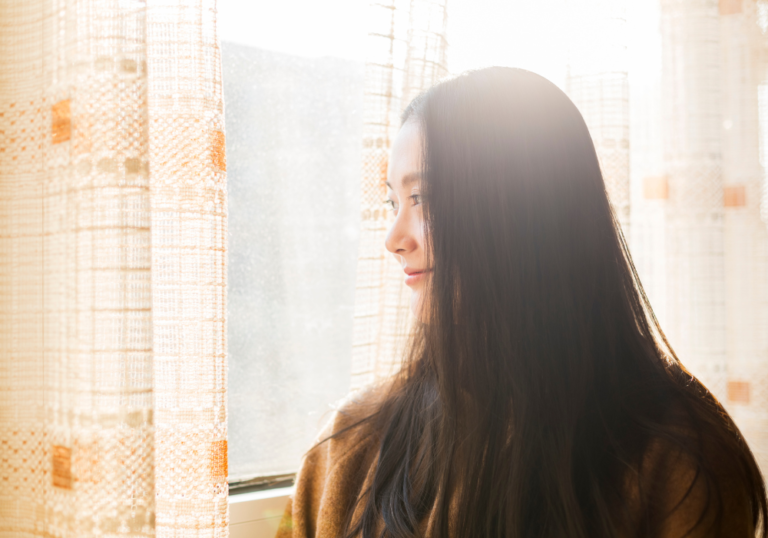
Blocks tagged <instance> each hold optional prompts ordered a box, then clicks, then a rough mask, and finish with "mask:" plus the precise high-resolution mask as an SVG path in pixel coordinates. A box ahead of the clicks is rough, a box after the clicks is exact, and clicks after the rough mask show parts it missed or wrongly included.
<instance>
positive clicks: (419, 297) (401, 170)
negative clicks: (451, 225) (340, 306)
mask: <svg viewBox="0 0 768 538" xmlns="http://www.w3.org/2000/svg"><path fill="white" fill-rule="evenodd" d="M421 170H422V138H421V128H420V126H419V123H418V122H416V121H406V122H405V123H404V124H403V126H402V127H401V128H400V131H399V132H398V134H397V136H396V137H395V140H394V143H393V145H392V153H391V156H390V159H389V168H388V173H387V203H388V204H389V206H390V208H391V209H392V212H393V213H394V216H395V219H394V222H393V223H392V225H391V227H390V229H389V232H388V233H387V238H386V240H385V245H386V247H387V250H389V251H390V252H391V253H392V254H394V256H395V259H397V261H398V263H399V264H400V267H402V268H403V271H404V275H403V276H404V278H405V284H406V285H407V286H408V287H410V288H411V311H412V312H413V314H414V315H415V316H416V318H417V319H422V320H423V316H422V312H423V307H424V295H425V291H426V284H427V279H428V278H430V275H431V273H432V268H430V267H427V263H428V260H427V253H426V251H425V241H424V239H425V237H424V214H423V212H422V205H421V202H422V198H421Z"/></svg>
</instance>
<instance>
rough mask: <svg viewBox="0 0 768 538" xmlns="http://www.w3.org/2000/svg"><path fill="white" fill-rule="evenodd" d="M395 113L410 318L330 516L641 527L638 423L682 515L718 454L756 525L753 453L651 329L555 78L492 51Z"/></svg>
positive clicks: (708, 480) (370, 523) (491, 530)
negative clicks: (422, 271) (677, 471)
mask: <svg viewBox="0 0 768 538" xmlns="http://www.w3.org/2000/svg"><path fill="white" fill-rule="evenodd" d="M402 119H403V122H406V121H416V122H418V123H419V125H420V126H421V132H422V136H423V142H424V159H423V163H424V164H423V166H424V169H423V178H424V179H423V180H422V195H423V200H424V208H423V209H424V216H425V226H426V241H427V248H426V250H427V251H428V252H429V253H431V254H430V256H431V257H430V260H429V263H428V266H429V267H432V268H433V275H432V278H431V280H430V281H429V287H428V290H427V293H426V297H428V300H427V301H426V308H427V309H428V310H427V312H426V314H425V315H424V318H423V319H426V320H428V321H427V323H419V324H418V326H417V327H416V330H415V333H414V335H413V338H412V341H411V344H410V351H409V353H408V354H407V356H406V357H405V359H404V365H403V368H402V370H401V372H400V373H399V374H398V377H397V379H396V381H395V382H394V383H393V385H392V389H391V391H390V392H389V394H388V395H387V397H386V399H385V401H384V403H383V405H382V406H381V407H380V409H379V410H378V412H376V413H374V414H373V415H371V416H369V417H368V418H367V419H366V422H368V423H369V424H370V425H371V427H373V428H375V430H376V431H377V432H379V436H380V449H379V453H378V458H377V461H376V469H375V474H374V476H373V480H372V484H371V487H370V488H369V489H368V490H367V491H365V492H363V494H362V495H361V496H360V497H359V499H358V503H359V504H361V505H362V506H361V507H358V508H360V510H358V511H359V513H360V514H361V516H360V517H359V518H356V520H355V521H352V520H351V519H352V518H351V516H350V521H348V524H347V535H348V536H350V537H351V536H359V535H362V536H364V537H365V538H368V537H373V536H375V529H376V528H377V525H378V524H379V522H380V521H381V519H382V518H383V521H384V523H385V526H386V528H385V531H384V533H383V535H382V536H392V537H409V536H416V535H418V529H419V524H420V522H422V520H423V519H424V518H425V517H426V516H427V514H431V515H432V517H433V519H434V521H433V523H434V526H433V527H432V528H433V531H434V532H435V533H436V536H447V535H448V532H449V531H448V529H449V521H450V528H451V532H452V533H453V535H455V536H461V537H462V538H465V537H502V536H503V537H519V538H531V537H549V536H569V537H585V538H586V537H590V538H594V537H609V536H610V537H612V536H616V535H619V534H622V535H627V536H629V535H633V536H653V535H654V532H656V531H655V530H654V529H656V528H657V527H656V525H658V524H660V523H659V521H660V519H659V518H663V516H664V515H666V514H667V512H668V511H669V510H668V509H670V508H674V507H668V506H667V507H658V510H656V511H654V510H652V509H651V508H652V507H653V502H654V499H653V495H654V492H658V491H660V490H659V488H662V489H663V481H664V480H665V479H668V477H667V476H664V474H663V473H646V474H643V473H642V469H643V465H644V463H643V462H644V461H645V459H644V458H645V457H646V455H647V454H648V451H649V450H650V449H651V447H652V446H655V445H654V442H661V444H660V445H658V446H663V447H667V449H669V450H672V449H674V450H675V451H677V452H679V453H680V454H682V455H683V456H684V457H685V458H687V459H685V461H689V462H691V463H692V465H693V468H695V469H696V475H695V479H696V480H697V481H698V480H701V481H703V484H704V485H705V486H706V487H705V490H706V491H707V502H706V505H705V508H704V509H703V510H702V514H701V517H700V518H699V520H698V523H702V522H704V521H705V519H706V518H705V514H704V512H707V513H708V514H714V516H713V518H709V519H707V521H708V524H713V525H719V524H720V523H721V521H722V515H723V510H724V506H725V504H724V499H723V495H722V494H721V491H722V488H721V485H722V483H721V480H720V477H722V476H723V469H727V477H728V479H729V480H730V483H732V484H735V486H734V488H735V490H736V491H739V492H741V493H742V494H743V497H744V499H746V502H747V503H748V504H749V507H748V508H747V510H746V513H747V514H749V517H751V519H752V521H751V523H752V524H753V525H755V527H757V526H758V525H760V526H761V528H762V529H763V534H765V535H768V532H766V531H767V530H768V528H767V527H766V518H765V517H764V516H765V514H766V499H765V490H764V484H763V480H762V478H761V475H760V472H759V469H758V467H757V464H756V462H755V460H754V457H753V456H752V453H751V452H750V450H749V448H748V447H747V445H746V443H745V442H744V440H743V439H742V437H741V434H740V433H739V431H738V429H737V428H736V426H735V425H734V423H733V421H732V420H731V418H730V417H729V416H728V414H727V413H726V412H725V410H724V409H723V407H722V406H721V405H720V403H719V402H718V401H717V400H716V398H715V397H714V396H713V395H712V394H711V393H710V392H709V391H708V390H707V389H706V388H705V387H704V386H703V385H702V384H701V383H700V382H699V381H698V380H697V379H695V378H694V377H693V376H692V375H691V374H690V373H688V372H687V371H686V370H685V368H684V367H683V366H682V364H681V363H680V362H679V360H678V359H677V357H676V356H675V354H674V352H673V351H672V349H671V347H670V346H669V345H668V343H667V342H666V339H665V338H664V335H663V333H662V331H661V329H660V328H659V325H658V322H657V320H656V318H655V316H654V315H653V311H652V309H651V307H650V304H649V302H648V299H647V298H646V296H645V294H644V292H643V289H642V286H641V284H640V280H639V279H638V276H637V274H636V272H635V268H634V266H633V264H632V261H631V258H630V255H629V251H628V249H627V245H626V243H625V241H624V238H623V236H622V234H621V229H620V227H619V226H618V224H617V221H616V218H615V216H614V213H613V211H612V209H611V206H610V204H609V202H608V198H607V195H606V191H605V185H604V182H603V179H602V175H601V171H600V167H599V164H598V159H597V157H596V154H595V149H594V145H593V143H592V139H591V137H590V135H589V132H588V130H587V127H586V125H585V123H584V120H583V118H582V116H581V114H580V113H579V111H578V110H577V109H576V107H575V106H574V104H573V103H572V102H571V101H570V100H569V99H568V97H567V96H566V95H565V94H564V93H563V92H562V91H561V90H559V89H558V88H557V87H556V86H555V85H554V84H552V83H551V82H549V81H547V80H546V79H544V78H542V77H540V76H538V75H536V74H534V73H531V72H529V71H525V70H522V69H512V68H500V67H493V68H488V69H483V70H479V71H473V72H470V73H467V74H464V75H461V76H458V77H456V78H453V79H451V80H447V81H445V82H442V83H440V84H438V85H436V86H434V87H433V88H431V89H430V90H428V91H427V92H426V93H424V94H422V95H421V96H419V97H417V98H416V99H415V100H414V101H413V102H412V103H411V104H410V106H409V107H408V109H407V110H406V111H405V113H404V115H403V118H402ZM716 458H720V459H719V460H718V461H715V459H716ZM680 461H682V460H680ZM631 477H635V482H632V481H631ZM628 480H629V482H628ZM627 483H634V484H635V485H636V486H637V487H636V491H637V498H636V499H634V501H633V502H635V507H637V506H640V507H641V508H642V509H640V510H639V511H638V510H635V511H634V512H632V509H631V507H630V506H629V501H628V494H627V488H626V484H627ZM690 489H692V488H689V491H690ZM665 510H666V511H665ZM632 514H641V515H640V516H636V515H635V516H633V515H632ZM638 517H639V519H638ZM633 518H634V519H633ZM715 530H716V529H715ZM627 533H628V534H627Z"/></svg>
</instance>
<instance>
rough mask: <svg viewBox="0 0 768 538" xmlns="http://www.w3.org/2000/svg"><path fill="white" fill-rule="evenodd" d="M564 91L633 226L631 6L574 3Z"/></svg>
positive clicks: (587, 0) (595, 0) (622, 219)
mask: <svg viewBox="0 0 768 538" xmlns="http://www.w3.org/2000/svg"><path fill="white" fill-rule="evenodd" d="M566 5H567V8H568V9H567V11H566V12H567V13H568V15H569V20H570V21H571V23H570V24H569V26H568V28H569V29H570V30H571V32H570V33H569V34H567V35H568V39H569V45H570V46H569V47H568V51H569V54H568V59H567V65H568V69H567V76H566V80H565V91H566V92H567V93H568V96H569V97H570V98H571V100H572V101H573V102H574V104H576V106H577V107H578V108H579V110H580V111H581V114H582V115H583V116H584V121H585V122H586V123H587V127H588V128H589V132H590V133H591V135H592V140H593V142H594V144H595V150H596V151H597V156H598V159H599V160H600V168H601V169H602V172H603V179H604V181H605V187H606V191H607V193H608V198H609V199H610V201H611V205H612V206H613V210H614V212H615V213H616V218H617V219H618V221H619V223H620V224H621V227H622V230H623V232H624V234H625V235H626V234H627V233H628V226H629V205H630V204H629V192H630V189H629V79H628V76H629V75H628V67H629V66H628V58H627V1H626V0H570V1H569V2H568V3H567V4H566Z"/></svg>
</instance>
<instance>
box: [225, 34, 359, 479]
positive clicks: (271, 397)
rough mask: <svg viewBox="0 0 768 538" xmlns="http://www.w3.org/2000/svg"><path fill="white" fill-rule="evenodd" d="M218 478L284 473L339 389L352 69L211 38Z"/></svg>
mask: <svg viewBox="0 0 768 538" xmlns="http://www.w3.org/2000/svg"><path fill="white" fill-rule="evenodd" d="M222 65H223V79H224V97H225V103H226V130H227V176H228V178H227V179H228V189H229V195H228V196H229V295H228V304H229V318H228V336H229V458H230V468H229V469H230V480H239V479H245V478H251V477H254V476H264V475H270V474H278V473H282V472H293V471H295V470H296V469H297V467H298V464H299V461H300V458H301V455H302V454H303V453H304V451H306V450H307V448H308V447H309V446H310V443H311V442H312V440H313V438H314V437H315V436H316V434H317V431H318V428H319V427H320V426H322V424H323V422H324V420H325V419H326V418H327V416H328V413H327V412H328V411H329V410H330V406H329V404H330V403H331V402H334V401H336V400H338V399H339V398H341V397H342V396H344V395H345V394H346V392H347V390H348V388H349V370H350V358H351V349H352V313H353V304H354V284H355V267H356V262H357V235H358V224H359V178H360V144H361V139H362V116H361V112H362V97H363V64H362V62H356V61H352V60H344V59H338V58H332V57H325V58H306V57H299V56H292V55H288V54H284V53H279V52H271V51H266V50H262V49H257V48H255V47H250V46H245V45H239V44H233V43H227V42H224V43H223V44H222Z"/></svg>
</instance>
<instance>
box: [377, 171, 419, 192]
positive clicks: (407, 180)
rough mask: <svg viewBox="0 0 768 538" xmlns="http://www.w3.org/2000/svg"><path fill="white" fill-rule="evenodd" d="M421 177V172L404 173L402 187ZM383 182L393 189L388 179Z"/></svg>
mask: <svg viewBox="0 0 768 538" xmlns="http://www.w3.org/2000/svg"><path fill="white" fill-rule="evenodd" d="M421 177H422V175H421V172H410V173H408V174H405V175H404V176H403V187H407V186H408V185H410V184H411V183H416V182H417V181H419V180H420V179H421ZM385 183H386V185H387V187H389V188H390V189H392V190H394V188H393V187H392V184H391V183H390V182H389V181H386V182H385Z"/></svg>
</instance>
